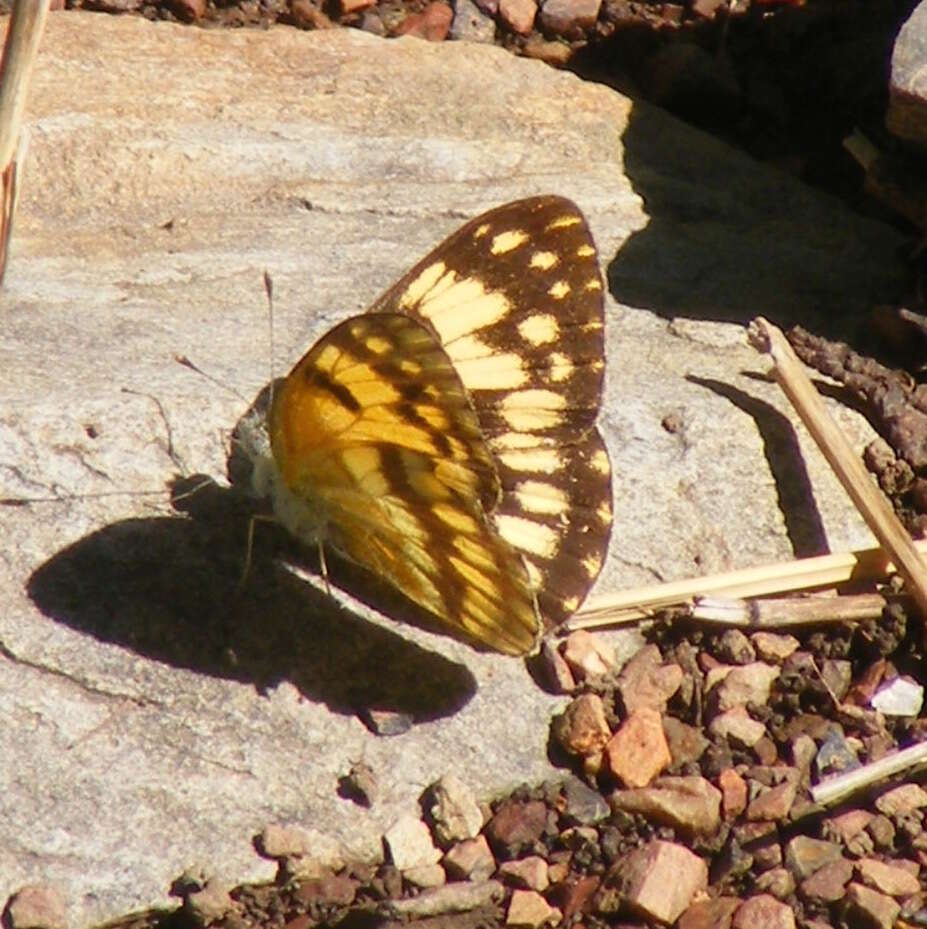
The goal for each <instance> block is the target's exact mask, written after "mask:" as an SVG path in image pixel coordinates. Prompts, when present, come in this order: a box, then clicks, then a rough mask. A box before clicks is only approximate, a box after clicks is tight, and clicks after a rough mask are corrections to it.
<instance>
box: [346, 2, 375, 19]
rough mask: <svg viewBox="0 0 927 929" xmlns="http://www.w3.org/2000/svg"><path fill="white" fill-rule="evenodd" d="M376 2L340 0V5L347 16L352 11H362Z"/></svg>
mask: <svg viewBox="0 0 927 929" xmlns="http://www.w3.org/2000/svg"><path fill="white" fill-rule="evenodd" d="M375 3H376V0H338V5H339V7H340V8H341V13H342V15H343V16H347V15H349V14H351V13H360V12H361V11H362V10H366V9H368V8H370V7H372V6H373V5H374V4H375Z"/></svg>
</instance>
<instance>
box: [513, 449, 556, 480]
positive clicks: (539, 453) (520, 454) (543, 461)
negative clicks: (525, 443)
mask: <svg viewBox="0 0 927 929" xmlns="http://www.w3.org/2000/svg"><path fill="white" fill-rule="evenodd" d="M498 455H499V460H500V461H501V462H502V464H504V465H505V466H506V467H507V468H511V469H512V470H513V471H531V472H534V473H535V474H556V473H557V472H558V471H560V470H561V469H562V468H563V465H564V459H563V455H562V454H561V453H560V450H559V449H557V448H544V447H538V446H535V447H534V448H523V449H511V450H510V451H504V452H499V453H498Z"/></svg>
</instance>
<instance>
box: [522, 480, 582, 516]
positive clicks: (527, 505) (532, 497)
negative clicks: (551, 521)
mask: <svg viewBox="0 0 927 929" xmlns="http://www.w3.org/2000/svg"><path fill="white" fill-rule="evenodd" d="M515 499H516V500H517V501H518V505H519V506H520V507H521V508H522V509H523V510H524V511H525V512H526V513H544V514H547V515H550V516H559V515H560V514H561V513H565V512H566V511H567V510H568V509H569V508H570V500H569V497H568V496H567V494H566V491H564V490H563V488H562V487H557V486H556V485H554V484H548V483H547V482H546V481H531V480H528V481H519V482H518V484H516V485H515Z"/></svg>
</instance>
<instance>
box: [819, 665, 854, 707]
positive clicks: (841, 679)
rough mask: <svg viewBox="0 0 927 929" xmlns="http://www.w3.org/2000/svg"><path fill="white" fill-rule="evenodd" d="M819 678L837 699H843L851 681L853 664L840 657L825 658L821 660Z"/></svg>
mask: <svg viewBox="0 0 927 929" xmlns="http://www.w3.org/2000/svg"><path fill="white" fill-rule="evenodd" d="M821 680H822V681H823V682H824V685H825V687H827V689H828V690H829V691H830V692H831V693H832V694H833V695H834V697H836V699H837V700H843V698H844V697H845V696H846V695H847V693H848V692H849V690H850V685H851V684H852V683H853V665H852V664H851V663H850V662H849V661H845V660H844V659H842V658H840V659H837V658H825V659H824V660H823V661H822V662H821Z"/></svg>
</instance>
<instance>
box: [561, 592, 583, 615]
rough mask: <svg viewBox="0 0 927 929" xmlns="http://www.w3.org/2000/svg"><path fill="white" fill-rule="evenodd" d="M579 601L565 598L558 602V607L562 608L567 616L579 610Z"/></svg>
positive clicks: (573, 598) (577, 598) (574, 598)
mask: <svg viewBox="0 0 927 929" xmlns="http://www.w3.org/2000/svg"><path fill="white" fill-rule="evenodd" d="M579 604H580V599H579V597H576V596H573V597H567V598H566V599H565V600H561V601H560V605H561V606H562V607H563V609H564V612H566V613H567V614H570V613H575V612H576V611H577V610H578V609H579Z"/></svg>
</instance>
